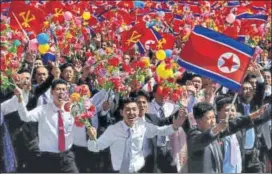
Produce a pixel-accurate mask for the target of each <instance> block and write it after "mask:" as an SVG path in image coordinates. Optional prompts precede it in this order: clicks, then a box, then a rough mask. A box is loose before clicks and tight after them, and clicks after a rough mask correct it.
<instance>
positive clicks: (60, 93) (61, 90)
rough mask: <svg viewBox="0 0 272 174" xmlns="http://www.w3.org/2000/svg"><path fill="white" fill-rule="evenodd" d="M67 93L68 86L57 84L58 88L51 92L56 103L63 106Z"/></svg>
mask: <svg viewBox="0 0 272 174" xmlns="http://www.w3.org/2000/svg"><path fill="white" fill-rule="evenodd" d="M66 93H67V86H66V85H65V84H57V85H56V87H55V88H54V89H52V90H51V94H52V95H53V100H54V103H55V104H60V105H63V104H64V103H65V102H66V100H65V94H66Z"/></svg>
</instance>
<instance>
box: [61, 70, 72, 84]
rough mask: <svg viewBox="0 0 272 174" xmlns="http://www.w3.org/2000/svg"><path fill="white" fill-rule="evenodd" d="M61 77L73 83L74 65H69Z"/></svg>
mask: <svg viewBox="0 0 272 174" xmlns="http://www.w3.org/2000/svg"><path fill="white" fill-rule="evenodd" d="M61 77H62V78H63V79H64V80H65V81H67V82H68V83H71V82H72V80H73V78H74V70H73V68H72V67H70V66H68V67H67V68H65V69H64V70H63V72H62V73H61Z"/></svg>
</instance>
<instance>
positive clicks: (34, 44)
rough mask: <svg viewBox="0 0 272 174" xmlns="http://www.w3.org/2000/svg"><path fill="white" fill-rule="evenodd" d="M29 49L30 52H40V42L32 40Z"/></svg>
mask: <svg viewBox="0 0 272 174" xmlns="http://www.w3.org/2000/svg"><path fill="white" fill-rule="evenodd" d="M28 49H29V50H30V51H37V50H38V41H37V39H32V40H30V41H29V43H28Z"/></svg>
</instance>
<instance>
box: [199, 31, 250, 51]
mask: <svg viewBox="0 0 272 174" xmlns="http://www.w3.org/2000/svg"><path fill="white" fill-rule="evenodd" d="M194 32H195V33H196V34H200V35H203V36H206V37H208V38H210V39H212V40H214V41H215V42H220V43H222V44H224V45H228V46H230V47H232V48H233V49H234V50H238V51H240V52H243V53H245V54H247V55H249V56H252V55H253V54H254V49H253V48H251V47H250V46H248V45H246V44H243V43H240V42H237V41H236V40H234V39H232V38H230V37H227V36H225V35H223V34H221V33H218V32H215V31H213V30H210V29H207V28H204V27H201V26H196V27H195V29H194Z"/></svg>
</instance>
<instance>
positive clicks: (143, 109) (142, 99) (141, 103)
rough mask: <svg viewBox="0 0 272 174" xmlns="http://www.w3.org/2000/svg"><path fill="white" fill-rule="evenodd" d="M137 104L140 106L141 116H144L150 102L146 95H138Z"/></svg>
mask: <svg viewBox="0 0 272 174" xmlns="http://www.w3.org/2000/svg"><path fill="white" fill-rule="evenodd" d="M137 104H138V107H139V116H140V117H142V116H144V115H145V113H146V112H147V105H148V102H147V100H146V98H145V97H144V96H139V97H137Z"/></svg>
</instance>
